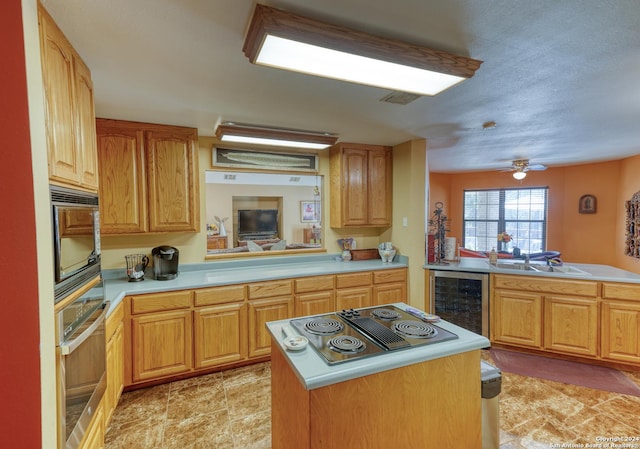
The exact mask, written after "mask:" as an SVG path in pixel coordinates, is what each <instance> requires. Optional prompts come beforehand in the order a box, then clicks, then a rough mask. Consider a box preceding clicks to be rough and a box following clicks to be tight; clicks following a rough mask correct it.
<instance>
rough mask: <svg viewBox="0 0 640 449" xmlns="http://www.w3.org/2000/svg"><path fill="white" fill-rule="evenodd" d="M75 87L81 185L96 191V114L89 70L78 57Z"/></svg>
mask: <svg viewBox="0 0 640 449" xmlns="http://www.w3.org/2000/svg"><path fill="white" fill-rule="evenodd" d="M74 68H75V72H74V74H75V87H76V99H75V106H76V108H75V110H76V124H77V128H76V141H77V142H78V143H77V147H78V153H79V154H80V157H81V165H82V171H81V179H80V182H81V184H82V186H83V187H87V188H88V189H90V190H93V191H95V192H97V191H98V149H97V147H96V114H95V109H94V102H93V82H92V81H91V72H90V71H89V68H88V67H87V66H86V65H85V63H84V62H83V61H82V60H81V59H80V58H79V57H77V56H76V57H75V58H74Z"/></svg>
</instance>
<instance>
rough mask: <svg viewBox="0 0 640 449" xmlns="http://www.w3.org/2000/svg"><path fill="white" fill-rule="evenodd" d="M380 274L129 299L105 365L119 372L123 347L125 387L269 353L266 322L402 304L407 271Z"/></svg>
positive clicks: (113, 399) (114, 393)
mask: <svg viewBox="0 0 640 449" xmlns="http://www.w3.org/2000/svg"><path fill="white" fill-rule="evenodd" d="M384 271H386V272H385V273H384V275H381V276H378V277H376V276H377V275H376V273H377V272H376V271H373V272H372V271H367V272H356V273H344V274H340V275H323V276H309V277H302V278H293V279H278V280H273V281H264V282H252V283H247V284H234V285H224V286H219V287H209V288H201V289H194V290H178V291H169V292H162V293H150V294H143V295H135V296H129V297H127V298H126V299H125V307H124V309H125V313H124V318H123V320H124V326H123V333H124V339H121V338H120V337H118V336H117V334H114V336H113V337H112V339H111V340H112V341H110V342H109V345H110V347H109V349H108V353H109V358H110V359H113V360H112V362H110V367H111V366H112V368H110V370H113V371H114V372H121V371H120V370H121V368H120V367H118V366H117V365H116V361H115V359H116V358H118V356H117V354H118V353H122V351H124V359H125V366H124V382H123V383H124V385H125V386H129V385H135V384H144V383H148V382H151V381H157V380H161V379H170V378H171V377H174V376H177V375H182V374H188V373H197V372H198V371H204V370H207V369H211V368H214V367H218V366H224V365H230V364H233V363H237V362H242V361H245V360H250V359H252V358H264V357H268V356H269V354H270V353H271V336H270V334H269V333H268V331H267V328H266V326H265V323H267V322H269V321H278V320H284V319H288V318H293V317H294V316H306V315H316V314H322V313H329V312H333V311H335V310H342V309H350V308H361V307H368V306H371V305H372V304H373V301H372V299H373V297H374V295H375V298H377V302H376V304H383V303H390V302H399V301H405V300H406V290H407V287H406V268H402V269H398V270H384ZM373 282H375V284H373ZM122 341H124V350H121V349H120V347H121V345H122ZM117 376H118V374H114V375H113V376H112V377H111V378H112V379H113V380H114V382H115V384H114V386H113V387H111V386H108V391H109V392H108V393H107V395H108V397H109V398H110V400H109V401H108V403H109V407H108V408H107V410H106V413H107V414H108V415H109V416H110V415H111V413H112V409H113V407H114V406H115V404H116V403H117V400H118V397H119V394H120V391H121V387H120V386H119V382H120V380H119V379H118V377H117Z"/></svg>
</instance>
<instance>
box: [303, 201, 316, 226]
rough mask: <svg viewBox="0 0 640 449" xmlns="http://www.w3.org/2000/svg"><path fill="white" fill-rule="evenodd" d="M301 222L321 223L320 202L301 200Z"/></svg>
mask: <svg viewBox="0 0 640 449" xmlns="http://www.w3.org/2000/svg"><path fill="white" fill-rule="evenodd" d="M300 222H301V223H319V222H320V203H319V202H315V201H300Z"/></svg>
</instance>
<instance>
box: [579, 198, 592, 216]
mask: <svg viewBox="0 0 640 449" xmlns="http://www.w3.org/2000/svg"><path fill="white" fill-rule="evenodd" d="M578 211H579V212H580V213H581V214H595V213H596V197H595V196H593V195H582V196H581V197H580V203H579V206H578Z"/></svg>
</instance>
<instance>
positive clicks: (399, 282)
mask: <svg viewBox="0 0 640 449" xmlns="http://www.w3.org/2000/svg"><path fill="white" fill-rule="evenodd" d="M373 284H374V285H373V296H372V298H371V305H373V306H378V305H382V304H391V303H394V302H406V303H408V300H407V270H406V269H404V268H403V269H398V270H380V271H374V272H373Z"/></svg>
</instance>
